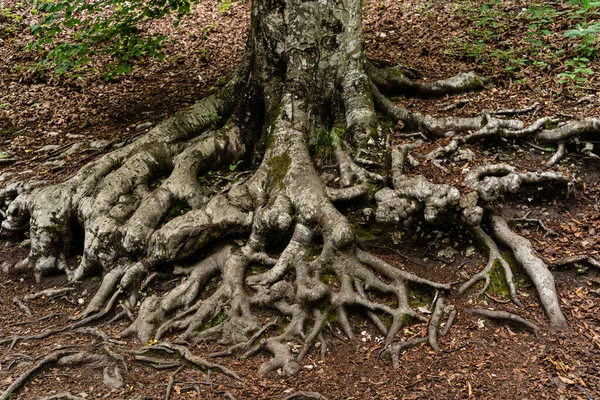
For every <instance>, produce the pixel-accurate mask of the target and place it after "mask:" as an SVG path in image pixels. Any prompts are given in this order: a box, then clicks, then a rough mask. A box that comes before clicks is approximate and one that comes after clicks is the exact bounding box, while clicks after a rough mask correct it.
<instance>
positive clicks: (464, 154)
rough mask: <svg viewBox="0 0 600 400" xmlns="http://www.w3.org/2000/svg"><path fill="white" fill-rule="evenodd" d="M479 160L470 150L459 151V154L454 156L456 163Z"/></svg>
mask: <svg viewBox="0 0 600 400" xmlns="http://www.w3.org/2000/svg"><path fill="white" fill-rule="evenodd" d="M476 158H477V155H475V153H474V152H473V151H472V150H469V149H459V150H458V152H457V154H456V155H455V156H454V158H453V159H454V161H473V160H475V159H476Z"/></svg>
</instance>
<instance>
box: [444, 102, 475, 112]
mask: <svg viewBox="0 0 600 400" xmlns="http://www.w3.org/2000/svg"><path fill="white" fill-rule="evenodd" d="M471 101H472V100H469V99H462V100H459V101H457V102H456V103H452V104H444V105H442V107H440V108H438V109H437V110H438V111H439V112H446V111H452V110H455V109H457V108H459V107H464V106H466V105H467V104H469V103H470V102H471Z"/></svg>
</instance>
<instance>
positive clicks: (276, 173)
mask: <svg viewBox="0 0 600 400" xmlns="http://www.w3.org/2000/svg"><path fill="white" fill-rule="evenodd" d="M291 164H292V159H291V158H290V156H289V155H288V154H282V155H280V156H277V157H273V158H271V159H270V160H269V161H267V165H268V167H269V175H268V176H269V177H268V186H269V187H270V188H271V189H281V190H283V189H285V183H284V179H285V175H286V174H287V172H288V170H289V168H290V165H291Z"/></svg>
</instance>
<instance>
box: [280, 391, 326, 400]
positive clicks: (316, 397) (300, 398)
mask: <svg viewBox="0 0 600 400" xmlns="http://www.w3.org/2000/svg"><path fill="white" fill-rule="evenodd" d="M284 400H327V397H325V396H323V395H322V394H321V393H319V392H296V393H292V394H290V395H289V396H287V397H286V398H285V399H284Z"/></svg>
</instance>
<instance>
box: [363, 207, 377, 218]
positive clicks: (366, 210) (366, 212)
mask: <svg viewBox="0 0 600 400" xmlns="http://www.w3.org/2000/svg"><path fill="white" fill-rule="evenodd" d="M362 213H363V215H364V216H365V219H366V220H367V221H370V220H372V219H373V216H374V215H375V211H373V209H372V208H368V207H367V208H363V210H362Z"/></svg>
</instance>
